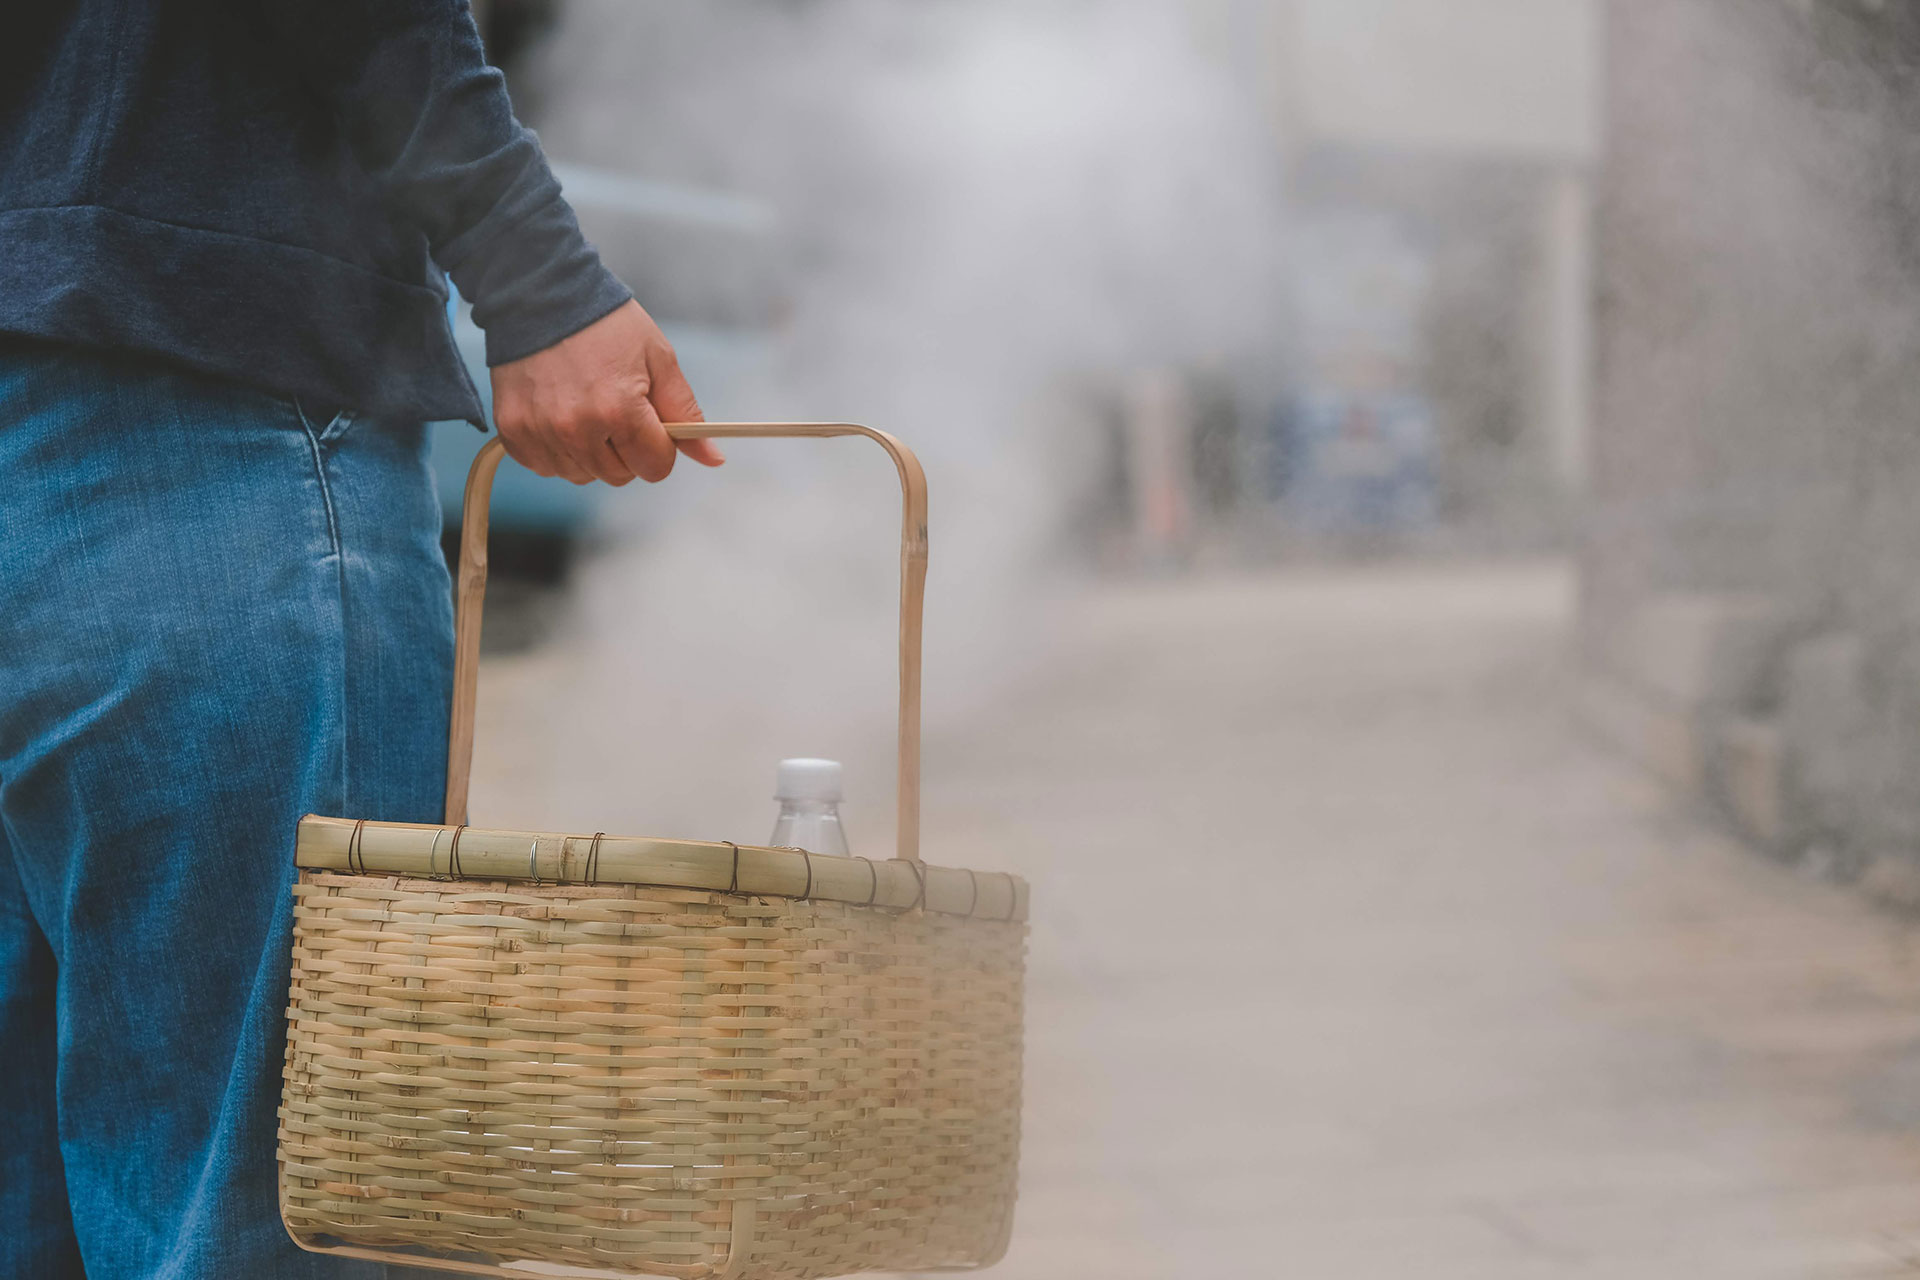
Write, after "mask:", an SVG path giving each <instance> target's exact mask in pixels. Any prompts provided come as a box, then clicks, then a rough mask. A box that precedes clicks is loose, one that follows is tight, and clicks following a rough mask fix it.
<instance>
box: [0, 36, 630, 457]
mask: <svg viewBox="0 0 1920 1280" xmlns="http://www.w3.org/2000/svg"><path fill="white" fill-rule="evenodd" d="M12 8H13V11H12V12H10V13H9V14H8V15H7V18H6V21H5V23H4V27H5V30H4V33H0V332H11V333H16V334H24V335H29V336H33V337H38V338H47V339H53V340H57V341H62V342H68V343H77V344H82V345H85V346H91V347H100V348H110V349H115V350H120V351H135V352H143V353H147V354H149V355H153V356H158V357H161V358H163V359H166V360H170V361H173V362H176V363H178V364H181V365H185V366H188V367H191V368H194V369H197V370H200V371H203V372H206V373H211V374H215V375H220V376H224V377H228V378H234V379H238V380H240V381H243V382H247V383H250V384H253V385H255V386H258V387H260V388H262V389H265V390H268V391H272V392H275V393H278V394H281V395H288V396H295V395H297V396H301V397H304V398H307V399H309V400H310V401H312V402H314V403H315V404H317V405H326V406H330V407H338V408H353V409H358V410H361V411H363V412H366V413H369V414H373V415H376V416H383V417H395V418H400V419H431V418H467V419H470V420H472V421H475V422H479V421H480V420H481V410H480V403H479V399H478V397H477V396H476V395H475V393H474V388H473V383H472V381H471V380H470V379H469V378H468V377H467V375H466V372H465V370H464V369H463V367H462V366H461V363H460V360H459V357H458V355H457V354H456V353H455V350H454V345H453V338H452V335H451V333H450V332H449V330H448V327H447V308H446V290H445V286H444V284H443V282H442V276H441V271H442V270H444V271H446V272H448V273H450V274H451V275H452V276H453V279H454V282H455V283H456V284H457V285H458V286H459V288H460V292H461V293H462V294H463V295H464V296H466V297H467V298H468V299H470V300H471V301H472V302H473V314H474V319H475V321H476V322H477V323H479V324H480V326H481V327H482V328H484V329H485V330H486V334H487V360H488V363H490V364H499V363H502V362H504V361H507V360H512V359H516V358H518V357H520V356H524V355H528V354H530V353H532V352H534V351H538V350H540V349H541V348H542V347H546V346H550V345H552V344H553V343H554V342H557V341H559V340H560V339H561V338H563V337H565V336H567V335H568V334H570V333H572V332H574V331H575V330H577V329H580V328H581V327H583V326H584V325H586V324H589V323H591V322H592V321H594V320H597V319H599V318H600V317H601V316H603V315H605V314H607V313H608V312H609V311H612V310H613V309H614V308H615V307H617V306H619V305H620V304H621V303H622V302H624V301H626V299H627V298H628V297H629V296H630V295H629V294H628V292H627V290H626V288H625V287H624V286H623V285H621V284H620V282H619V281H618V280H616V279H614V277H613V276H612V275H611V274H609V273H608V272H607V270H606V269H605V268H604V267H603V266H602V265H601V263H600V260H599V257H598V255H597V254H595V252H594V251H593V249H592V247H591V246H589V245H588V244H587V243H586V241H585V240H584V239H582V238H581V235H580V229H579V225H578V224H577V223H576V222H575V220H574V216H573V212H572V210H571V209H569V208H568V207H567V204H566V202H565V201H564V200H563V199H562V198H561V196H560V187H559V184H558V183H557V182H555V181H554V178H553V175H552V174H551V173H550V172H549V171H548V169H547V164H546V161H545V159H544V158H543V157H542V155H541V153H540V147H539V144H538V143H537V142H536V141H535V139H534V137H533V135H532V134H531V133H529V132H528V131H527V130H526V129H525V128H523V127H522V126H521V125H520V124H519V122H518V121H516V120H515V119H514V116H513V109H512V107H511V106H510V104H509V103H508V101H507V93H506V87H505V85H504V83H503V82H502V80H501V77H500V75H499V73H498V72H497V71H495V70H493V69H492V68H490V67H488V66H487V64H486V62H485V60H484V57H483V55H482V50H481V45H480V37H479V34H478V32H477V31H476V30H475V28H474V24H473V19H472V17H471V16H470V14H469V13H468V10H467V5H466V4H465V3H464V0H34V3H28V4H20V5H17V6H12Z"/></svg>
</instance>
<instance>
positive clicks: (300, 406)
mask: <svg viewBox="0 0 1920 1280" xmlns="http://www.w3.org/2000/svg"><path fill="white" fill-rule="evenodd" d="M293 408H294V412H296V413H298V414H299V415H300V425H301V426H303V427H305V428H306V430H307V434H308V435H309V436H312V437H313V441H314V443H315V444H319V445H331V444H333V443H335V442H336V441H338V440H339V439H340V437H341V436H343V435H345V434H346V433H347V428H349V427H351V426H352V425H353V423H354V420H355V419H356V418H358V417H359V414H358V413H356V412H355V411H354V410H352V409H336V410H334V411H333V413H331V414H328V413H326V412H325V411H324V410H316V409H313V408H311V407H310V406H308V404H307V403H306V402H305V401H303V400H300V399H299V398H297V397H296V398H295V399H294V402H293Z"/></svg>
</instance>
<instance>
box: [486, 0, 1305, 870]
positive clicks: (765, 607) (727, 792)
mask: <svg viewBox="0 0 1920 1280" xmlns="http://www.w3.org/2000/svg"><path fill="white" fill-rule="evenodd" d="M1182 12H1184V11H1183V10H1179V9H1175V8H1170V7H1166V6H1158V5H1135V4H1124V5H1123V4H1103V5H1095V4H1034V3H1025V4H1015V3H971V4H967V5H948V4H927V5H919V4H916V5H898V4H886V3H878V2H864V0H846V2H837V0H830V2H827V3H818V4H808V5H799V6H795V5H778V6H775V5H768V4H746V3H722V4H713V5H702V6H697V7H696V6H675V5H669V4H664V3H660V4H655V3H645V4H635V3H632V0H573V2H572V3H570V4H569V5H568V6H567V8H566V9H565V10H564V19H563V23H562V26H561V29H560V30H559V32H558V33H557V35H556V36H555V38H554V39H553V41H552V42H551V44H550V45H549V47H548V48H547V49H546V50H545V51H544V56H543V59H542V62H541V64H540V66H539V67H537V68H536V70H535V77H536V78H535V84H536V85H537V86H538V88H539V90H540V99H539V101H540V104H541V123H542V135H543V138H544V139H545V141H546V143H547V146H548V148H549V150H550V151H552V152H553V153H554V154H555V155H556V156H560V157H564V158H566V159H568V160H574V161H580V162H584V163H589V164H595V165H602V166H608V167H616V168H622V169H626V170H628V171H631V172H635V173H639V174H642V175H644V176H648V177H656V178H662V179H668V180H681V181H691V182H700V183H704V184H708V185H718V186H722V187H725V188H728V189H732V190H736V191H741V192H745V193H747V194H751V195H755V196H759V197H762V198H765V199H767V200H769V201H770V202H771V203H772V204H773V205H774V207H775V208H776V210H777V211H778V214H779V217H780V219H781V222H782V224H783V226H784V227H785V229H786V241H785V244H784V249H785V251H786V253H787V255H788V260H789V262H790V264H791V268H792V273H793V274H792V282H793V306H792V311H791V314H790V316H789V317H788V318H787V319H786V321H785V323H784V324H783V325H782V326H781V329H780V332H779V334H778V336H777V339H776V353H777V354H776V357H775V359H774V361H773V365H774V367H773V369H772V371H771V372H770V374H769V375H768V376H767V378H766V379H765V380H764V382H763V383H762V385H760V386H758V387H755V388H751V389H741V388H731V389H728V394H727V395H725V396H719V395H717V394H716V395H715V396H714V397H712V398H713V399H715V400H716V401H719V400H724V401H725V402H726V403H725V404H724V405H716V406H713V407H715V408H724V409H725V411H726V412H727V413H728V414H729V415H739V416H753V417H763V418H788V419H808V418H824V419H852V420H855V421H865V422H869V423H871V424H873V425H876V426H881V427H884V428H886V429H889V430H892V431H894V432H896V433H897V434H899V435H900V436H902V437H903V438H904V439H906V440H907V441H908V442H909V443H910V444H911V445H912V446H913V447H914V448H915V449H916V451H918V453H919V454H920V456H921V458H922V459H923V461H924V462H925V463H926V467H927V471H928V475H929V479H930V487H931V493H932V521H931V528H932V572H931V577H930V583H929V596H928V632H927V634H928V645H927V682H926V709H927V728H928V738H929V741H928V750H927V768H928V770H929V772H934V771H937V770H938V769H939V767H940V748H939V735H940V729H941V726H942V725H944V724H950V723H952V722H953V721H954V720H955V718H957V717H959V716H963V715H965V714H967V712H968V710H969V708H970V707H973V706H975V705H976V704H977V703H978V702H979V701H980V700H981V699H982V698H984V697H985V696H987V695H988V694H990V693H992V692H993V691H995V690H996V689H1004V688H1005V687H1006V685H1005V681H1006V680H1007V679H1008V678H1009V677H1011V676H1016V675H1018V674H1019V673H1021V672H1023V671H1025V670H1026V669H1028V660H1029V658H1030V657H1031V656H1032V655H1033V654H1034V652H1035V650H1036V648H1037V646H1039V645H1042V644H1044V643H1045V637H1046V635H1047V631H1048V626H1047V608H1046V600H1047V598H1048V596H1049V595H1050V594H1051V593H1053V592H1055V591H1057V590H1059V589H1061V588H1062V586H1063V584H1064V582H1065V580H1066V578H1067V570H1068V566H1069V564H1070V561H1071V556H1070V555H1068V554H1067V552H1066V549H1065V544H1064V540H1063V537H1062V533H1063V524H1064V521H1065V518H1066V516H1067V513H1068V512H1069V511H1070V510H1071V509H1072V508H1073V506H1074V504H1075V503H1076V502H1077V501H1079V500H1080V498H1081V496H1082V495H1083V494H1084V492H1085V491H1086V490H1087V489H1088V488H1089V487H1090V486H1091V484H1092V483H1093V482H1094V480H1095V478H1096V477H1097V476H1098V475H1099V474H1100V473H1101V471H1102V468H1103V466H1104V461H1103V459H1102V457H1101V454H1100V448H1101V445H1102V441H1101V440H1100V438H1099V437H1098V434H1097V433H1096V432H1095V431H1093V430H1091V429H1090V428H1089V426H1088V425H1087V415H1086V413H1085V411H1084V407H1083V404H1084V391H1085V389H1086V388H1088V387H1100V386H1102V385H1109V384H1111V385H1119V384H1122V383H1125V382H1128V381H1131V380H1133V379H1135V378H1136V377H1137V376H1138V375H1140V374H1141V373H1143V372H1148V371H1155V370H1165V369H1172V368H1180V367H1185V366H1189V365H1191V364H1193V363H1195V362H1199V361H1207V362H1211V363H1220V362H1226V363H1229V364H1234V365H1239V366H1245V365H1247V364H1248V363H1253V362H1258V361H1260V360H1262V359H1264V358H1265V357H1267V356H1268V355H1269V353H1270V351H1271V349H1272V347H1273V346H1274V344H1275V343H1276V341H1277V338H1276V328H1277V322H1276V310H1277V307H1276V304H1277V300H1278V296H1279V289H1278V287H1277V283H1276V279H1277V271H1278V263H1277V261H1276V250H1277V246H1278V243H1279V229H1280V217H1281V214H1280V201H1279V198H1278V194H1277V191H1276V189H1275V182H1276V180H1275V174H1276V173H1277V169H1278V157H1277V155H1276V152H1275V149H1274V147H1273V145H1272V143H1271V140H1270V139H1269V138H1268V137H1267V136H1266V135H1265V133H1264V131H1263V130H1262V129H1261V127H1260V125H1259V118H1258V115H1257V113H1256V112H1254V111H1252V110H1250V109H1249V104H1248V103H1247V102H1245V101H1243V100H1241V99H1240V98H1239V97H1238V96H1237V95H1236V92H1235V90H1234V89H1233V88H1232V87H1231V86H1230V85H1229V84H1228V83H1227V81H1226V79H1225V77H1224V76H1223V75H1222V74H1221V72H1220V71H1219V70H1218V69H1217V68H1214V67H1212V66H1210V65H1209V64H1207V63H1206V62H1205V61H1204V60H1203V59H1202V58H1201V57H1200V56H1199V55H1198V54H1197V53H1196V52H1195V50H1194V48H1193V41H1192V39H1191V34H1190V32H1189V31H1188V30H1187V28H1186V26H1185V20H1184V19H1183V18H1182V17H1181V16H1180V15H1181V13H1182ZM642 301H643V302H644V301H645V299H644V298H643V299H642ZM698 390H699V388H698V387H696V391H698ZM730 457H731V458H732V459H733V460H732V461H731V462H730V464H729V465H728V466H727V467H726V468H724V469H723V470H722V471H721V472H719V473H717V474H712V475H707V474H693V473H694V472H695V471H696V470H697V469H696V468H693V467H691V466H688V467H685V468H683V469H682V472H680V473H677V474H676V475H675V476H674V477H673V479H672V480H671V481H670V482H669V483H668V484H667V485H665V486H662V487H661V488H660V489H659V490H654V491H645V492H643V491H641V489H640V487H639V486H635V487H633V488H630V489H628V490H626V491H625V492H623V493H621V494H620V495H618V497H617V498H616V499H615V500H614V501H613V502H611V503H610V504H609V505H610V506H611V507H612V508H613V509H614V510H616V511H618V512H621V513H623V515H622V516H619V517H616V521H615V527H616V530H617V529H618V528H620V527H628V528H633V527H635V526H634V525H633V524H631V523H629V521H631V520H634V519H637V518H638V517H633V516H629V515H626V514H624V513H636V512H641V511H645V512H648V513H649V515H648V516H647V517H646V519H645V525H646V532H645V534H644V536H642V537H639V538H636V539H630V540H625V541H621V542H618V543H617V544H616V546H615V547H614V548H613V549H612V550H611V551H610V552H609V553H608V554H606V555H605V556H604V557H602V558H600V559H599V560H598V561H597V562H596V563H594V564H592V565H591V566H590V567H589V569H588V571H587V572H585V573H584V574H583V575H582V576H581V578H580V581H579V584H578V591H577V593H576V601H577V603H576V605H575V606H574V608H575V612H576V614H577V616H576V617H573V618H570V619H568V620H567V621H565V622H564V623H563V624H562V625H561V626H560V627H559V628H558V639H557V640H556V642H555V645H554V646H553V647H552V648H551V649H550V650H549V651H547V652H546V653H544V654H541V655H537V656H536V657H535V658H533V659H529V660H525V661H522V662H518V663H501V664H495V666H494V667H492V668H490V670H489V672H488V681H489V685H488V687H487V688H486V689H483V692H482V699H483V712H482V714H483V722H482V726H481V731H482V741H481V747H480V750H481V757H480V760H479V762H478V767H479V770H480V773H481V778H480V781H479V784H478V785H477V786H476V792H475V794H476V799H477V800H478V802H479V804H480V805H481V806H482V810H483V811H484V809H485V805H486V795H487V790H488V789H487V787H486V785H485V784H486V776H487V775H488V773H489V772H490V771H492V772H493V773H494V776H500V774H501V773H504V772H511V773H512V774H514V775H515V777H514V785H513V786H512V788H511V790H512V791H513V792H514V793H515V794H520V795H525V794H538V795H541V796H542V797H543V799H542V802H541V803H542V812H540V813H514V814H504V813H489V812H483V813H482V817H483V818H484V819H486V820H493V821H516V822H528V823H535V822H544V823H553V822H563V823H571V824H573V825H578V824H579V823H580V822H582V821H584V820H585V818H586V815H592V819H593V820H594V821H595V822H596V823H598V824H599V825H601V826H604V827H606V828H607V829H609V830H614V829H625V830H633V831H645V832H651V833H657V834H663V835H689V836H701V837H704V838H716V839H717V838H732V839H738V840H745V841H752V840H759V839H763V838H764V836H765V832H764V831H762V830H761V828H762V827H763V826H765V825H767V824H768V822H770V818H771V810H770V809H769V807H768V804H767V801H766V798H765V797H766V795H767V794H768V791H769V789H770V784H771V775H772V766H773V762H774V760H775V759H777V758H778V757H779V756H782V755H803V754H804V755H827V756H834V757H837V758H840V759H843V760H845V761H846V763H847V765H848V783H849V801H850V803H849V814H848V817H849V823H850V826H851V830H852V834H853V838H854V840H855V843H856V845H857V846H858V847H857V848H856V852H869V853H876V854H885V853H890V852H891V848H890V831H891V810H892V803H891V780H892V769H893V758H892V749H891V745H892V737H891V735H892V722H893V688H894V685H893V681H894V626H893V609H894V600H895V589H896V585H895V584H896V576H895V573H896V570H895V561H896V556H895V548H896V545H897V543H896V539H897V528H898V518H899V511H898V496H897V492H896V491H895V489H894V481H893V478H892V470H891V466H890V464H889V463H888V462H887V461H886V459H885V457H884V456H883V455H881V454H880V453H879V451H878V450H875V449H872V447H871V446H869V445H867V444H865V443H864V442H859V441H830V442H805V443H797V444H782V445H766V444H759V443H753V442H735V443H733V444H732V446H731V448H730ZM656 517H657V518H656ZM519 668H525V669H524V670H522V669H519ZM535 697H538V698H539V699H540V700H541V701H542V702H543V703H544V704H545V705H546V706H549V707H552V708H556V710H555V712H554V713H553V714H552V715H551V716H550V717H548V718H546V719H545V720H544V721H542V722H540V723H538V724H535V725H533V726H532V727H529V710H528V708H529V702H530V700H531V699H533V698H535ZM489 703H491V705H492V706H493V707H494V708H495V709H496V710H498V709H500V708H508V707H510V708H511V714H510V715H508V714H505V713H502V714H501V715H499V716H496V715H495V714H491V713H489V711H488V710H487V704H489ZM559 708H564V709H565V710H564V711H561V710H557V709H559ZM509 720H510V721H511V723H513V724H514V725H515V726H516V728H515V729H514V730H513V732H515V733H516V734H517V735H518V737H519V741H518V742H502V741H500V740H498V738H497V737H490V735H489V730H490V728H491V727H494V726H496V725H504V724H505V723H507V722H508V721H509ZM500 732H507V730H505V729H504V728H502V729H501V730H500ZM936 856H938V855H937V854H936Z"/></svg>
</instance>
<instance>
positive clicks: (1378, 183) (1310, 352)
mask: <svg viewBox="0 0 1920 1280" xmlns="http://www.w3.org/2000/svg"><path fill="white" fill-rule="evenodd" d="M1191 2H1192V4H1193V6H1194V13H1195V19H1196V25H1197V27H1198V29H1199V30H1200V32H1201V35H1202V39H1203V40H1204V41H1205V42H1206V43H1207V44H1208V45H1209V46H1210V47H1211V49H1212V50H1213V52H1214V55H1215V56H1216V57H1217V58H1218V59H1219V60H1220V61H1221V62H1223V63H1224V64H1225V65H1227V66H1229V67H1231V68H1232V69H1233V70H1234V71H1235V72H1236V73H1237V75H1238V76H1239V77H1240V79H1241V80H1242V82H1243V83H1246V84H1248V85H1251V86H1253V87H1254V90H1255V93H1256V96H1257V98H1258V100H1259V101H1260V103H1261V106H1262V109H1263V110H1264V112H1265V113H1266V115H1267V117H1268V119H1269V120H1270V122H1271V126H1272V134H1273V137H1274V140H1275V145H1276V148H1277V150H1278V152H1279V154H1280V157H1281V161H1282V163H1283V165H1284V167H1285V170H1286V174H1287V186H1288V190H1289V193H1290V203H1291V206H1292V210H1291V226H1290V228H1289V230H1290V235H1289V245H1290V262H1289V266H1290V273H1289V274H1290V277H1291V280H1292V287H1291V293H1292V297H1291V299H1290V302H1291V309H1292V313H1293V326H1292V328H1293V343H1292V346H1291V349H1290V350H1288V351H1286V352H1285V353H1282V359H1283V361H1284V366H1285V377H1284V387H1285V389H1284V394H1283V397H1282V402H1281V404H1280V405H1279V406H1278V407H1277V410H1276V411H1275V412H1273V413H1271V414H1269V415H1267V416H1266V417H1265V419H1264V420H1262V421H1259V422H1255V423H1251V424H1248V428H1247V430H1248V435H1249V437H1250V439H1249V445H1250V449H1249V453H1250V456H1249V461H1248V471H1249V473H1250V475H1251V477H1252V479H1251V483H1250V486H1249V487H1250V493H1249V494H1248V496H1251V497H1254V498H1258V499H1262V500H1265V501H1267V502H1269V503H1277V504H1279V505H1280V507H1281V508H1282V509H1283V510H1284V511H1286V512H1287V514H1288V515H1289V516H1290V517H1291V518H1292V521H1293V523H1294V524H1295V525H1296V526H1298V525H1305V526H1306V527H1309V528H1316V527H1338V526H1341V525H1346V526H1349V527H1357V528H1369V527H1370V528H1376V529H1396V528H1409V527H1416V526H1420V525H1423V524H1427V523H1430V522H1432V521H1434V520H1436V519H1440V520H1443V521H1446V522H1448V523H1452V524H1455V525H1461V524H1465V525H1477V526H1480V527H1481V528H1482V529H1483V530H1486V531H1494V532H1498V531H1506V532H1508V533H1512V534H1517V535H1519V536H1520V537H1523V538H1526V539H1528V540H1537V539H1539V538H1541V537H1543V536H1546V537H1551V536H1553V535H1554V534H1556V533H1557V532H1558V531H1559V529H1560V527H1561V526H1562V524H1563V522H1564V517H1563V513H1564V512H1565V510H1566V503H1565V499H1566V497H1567V496H1568V495H1569V494H1572V493H1576V492H1578V491H1579V489H1580V488H1581V486H1582V485H1583V483H1584V480H1585V473H1586V459H1587V455H1588V431H1589V427H1588V415H1587V406H1588V404H1589V400H1590V395H1589V387H1590V368H1589V351H1590V348H1591V332H1590V324H1589V317H1590V299H1591V288H1590V259H1591V243H1590V242H1591V236H1590V220H1589V209H1590V203H1591V199H1590V173H1591V168H1592V163H1593V160H1594V158H1595V155H1596V152H1597V145H1598V144H1597V139H1598V133H1599V110H1600V107H1599V61H1598V49H1599V41H1598V17H1597V14H1596V13H1595V11H1594V8H1593V5H1592V4H1591V3H1589V0H1449V3H1447V4H1444V5H1441V4H1434V3H1432V2H1431V0H1191Z"/></svg>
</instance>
